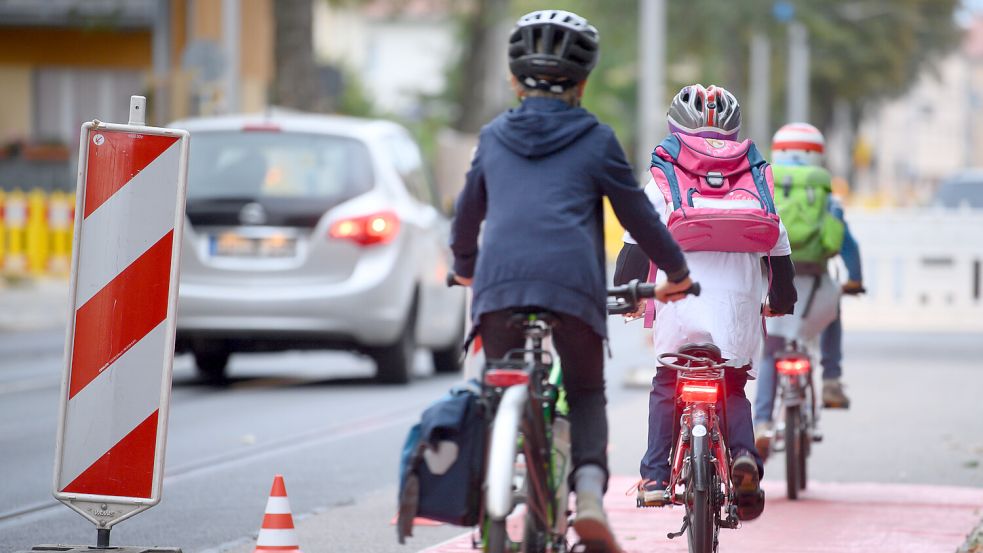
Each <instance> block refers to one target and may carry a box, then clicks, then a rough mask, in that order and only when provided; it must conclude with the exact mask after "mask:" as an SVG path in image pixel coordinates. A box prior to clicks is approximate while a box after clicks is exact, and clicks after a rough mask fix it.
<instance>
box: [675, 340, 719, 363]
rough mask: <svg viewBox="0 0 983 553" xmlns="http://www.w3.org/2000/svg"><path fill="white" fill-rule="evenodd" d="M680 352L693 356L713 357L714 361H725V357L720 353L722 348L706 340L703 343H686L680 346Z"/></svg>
mask: <svg viewBox="0 0 983 553" xmlns="http://www.w3.org/2000/svg"><path fill="white" fill-rule="evenodd" d="M679 353H681V354H683V355H691V356H693V357H706V358H709V359H711V360H712V361H713V362H714V363H723V362H724V358H723V356H722V354H721V353H720V348H718V347H717V346H715V345H713V344H711V343H709V342H704V343H702V344H692V343H691V344H684V345H683V346H682V347H681V348H679Z"/></svg>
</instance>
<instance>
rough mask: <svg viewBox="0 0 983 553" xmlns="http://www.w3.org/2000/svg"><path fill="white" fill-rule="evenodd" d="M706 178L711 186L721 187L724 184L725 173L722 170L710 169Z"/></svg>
mask: <svg viewBox="0 0 983 553" xmlns="http://www.w3.org/2000/svg"><path fill="white" fill-rule="evenodd" d="M706 178H707V184H709V185H710V188H720V187H721V186H723V185H724V174H723V173H721V172H720V171H709V172H708V173H707V177H706Z"/></svg>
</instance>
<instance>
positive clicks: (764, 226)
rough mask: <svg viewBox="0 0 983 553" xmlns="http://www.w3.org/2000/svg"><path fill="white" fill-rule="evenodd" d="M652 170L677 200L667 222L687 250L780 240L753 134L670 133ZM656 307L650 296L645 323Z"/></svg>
mask: <svg viewBox="0 0 983 553" xmlns="http://www.w3.org/2000/svg"><path fill="white" fill-rule="evenodd" d="M651 171H652V178H653V179H654V180H655V183H656V184H657V185H658V186H659V189H660V190H661V191H662V195H663V197H664V198H665V199H666V203H667V204H670V205H672V212H671V213H670V214H669V220H668V221H666V227H668V228H669V232H670V233H671V234H672V236H673V238H675V239H676V241H677V242H679V246H680V247H681V248H682V249H683V250H684V251H716V252H758V253H764V252H768V251H771V249H772V248H774V247H775V244H776V243H777V242H778V235H779V218H778V212H777V211H776V209H775V200H774V192H775V185H774V182H773V180H772V175H771V167H770V166H769V165H768V163H767V162H766V161H765V159H764V158H763V157H761V153H759V152H758V149H757V148H756V147H755V146H754V143H752V142H751V141H750V140H745V141H744V142H734V141H731V140H716V139H713V138H701V137H698V136H689V135H684V134H670V135H669V136H668V137H667V138H666V139H665V140H663V141H662V144H659V145H658V146H657V147H656V148H655V151H654V152H652V169H651ZM656 270H657V268H656V267H655V265H652V266H651V267H650V269H649V278H648V279H649V281H650V282H652V281H654V280H655V273H656ZM654 307H655V305H654V302H653V301H651V300H649V302H648V305H647V309H646V310H645V327H646V328H651V327H652V323H653V320H654V317H655V309H654Z"/></svg>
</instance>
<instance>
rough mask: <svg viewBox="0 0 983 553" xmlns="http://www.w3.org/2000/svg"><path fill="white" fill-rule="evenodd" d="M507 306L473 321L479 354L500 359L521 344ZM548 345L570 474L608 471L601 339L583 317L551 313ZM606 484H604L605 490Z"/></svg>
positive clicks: (517, 330) (522, 338) (520, 338)
mask: <svg viewBox="0 0 983 553" xmlns="http://www.w3.org/2000/svg"><path fill="white" fill-rule="evenodd" d="M512 313H513V311H512V310H511V309H505V310H502V311H493V312H491V313H485V314H483V315H482V316H481V320H480V321H479V325H480V326H479V331H480V334H481V341H482V343H483V344H484V348H485V358H487V359H489V360H490V359H500V358H502V357H504V356H505V354H506V353H507V352H508V351H509V350H511V349H516V348H522V347H523V346H524V345H525V338H524V337H523V335H522V330H521V329H519V328H514V327H509V326H508V321H509V317H511V316H512ZM555 315H556V316H557V320H558V324H557V325H556V326H555V327H554V328H553V346H554V349H555V350H556V353H557V354H558V355H559V356H560V362H561V365H562V367H563V387H564V388H565V389H566V392H567V403H568V404H569V406H570V414H569V418H570V450H571V451H570V453H571V455H572V457H573V472H572V473H571V474H573V473H576V471H577V469H578V468H579V467H581V466H583V465H597V466H598V467H600V468H601V469H603V470H604V473H605V474H608V456H607V447H608V418H607V412H606V411H605V409H606V406H607V399H606V398H605V396H604V339H603V338H602V337H601V336H599V335H598V334H597V333H596V332H594V330H593V329H592V328H591V327H590V326H589V325H587V323H585V322H584V321H582V320H580V319H578V318H576V317H571V316H569V315H561V314H555ZM606 488H607V482H605V489H606Z"/></svg>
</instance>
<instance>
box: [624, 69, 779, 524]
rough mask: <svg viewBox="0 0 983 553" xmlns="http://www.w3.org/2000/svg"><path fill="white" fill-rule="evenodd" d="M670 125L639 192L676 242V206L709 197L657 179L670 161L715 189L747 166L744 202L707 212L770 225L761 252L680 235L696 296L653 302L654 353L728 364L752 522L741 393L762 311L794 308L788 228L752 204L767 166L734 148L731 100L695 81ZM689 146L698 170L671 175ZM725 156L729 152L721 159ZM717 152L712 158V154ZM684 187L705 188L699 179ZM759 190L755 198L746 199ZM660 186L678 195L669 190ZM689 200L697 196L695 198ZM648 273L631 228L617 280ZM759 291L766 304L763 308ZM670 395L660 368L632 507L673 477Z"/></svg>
mask: <svg viewBox="0 0 983 553" xmlns="http://www.w3.org/2000/svg"><path fill="white" fill-rule="evenodd" d="M668 121H669V131H670V136H669V137H668V138H667V139H666V141H665V142H663V143H662V145H660V147H659V148H657V149H656V150H655V152H653V170H652V175H653V178H652V180H650V181H649V184H648V185H647V186H646V188H645V191H646V194H647V195H648V197H649V199H650V200H651V202H652V204H653V205H654V207H655V210H656V211H657V212H659V213H661V214H663V215H664V216H665V217H667V220H668V221H669V225H670V228H671V229H673V233H674V236H675V235H676V234H677V228H678V227H676V226H675V225H674V221H673V219H669V217H670V215H671V214H672V213H673V211H674V210H677V211H678V209H679V206H680V205H681V200H682V199H686V200H685V201H686V202H687V203H686V204H685V205H684V206H683V207H684V208H686V209H692V208H693V207H694V206H695V207H700V206H701V205H711V203H712V200H710V199H707V198H709V197H710V196H709V195H708V196H706V197H704V196H702V193H700V190H704V188H703V186H704V185H703V184H700V185H699V186H695V187H694V186H693V185H687V186H690V188H688V189H683V186H682V185H681V184H678V183H677V184H675V185H670V184H668V180H669V176H668V173H665V175H666V176H665V177H662V175H663V174H664V173H663V172H660V168H661V167H664V166H665V165H664V164H665V163H666V162H667V161H672V163H673V166H672V168H671V169H670V170H671V171H674V173H673V175H675V176H674V177H673V180H676V179H678V182H684V181H683V179H682V177H683V176H685V175H684V174H683V172H682V171H689V173H688V174H689V175H694V174H695V175H698V177H696V178H698V179H705V180H706V182H707V183H709V186H710V187H721V188H722V187H725V186H726V184H725V183H723V182H717V181H714V180H713V179H714V177H716V178H719V179H721V181H724V180H725V179H727V178H731V176H732V175H735V174H736V173H737V172H738V171H741V170H743V171H745V172H747V173H751V169H750V167H751V164H752V162H753V163H754V164H755V166H757V167H758V168H760V171H759V172H757V173H753V180H748V181H747V182H750V183H752V184H750V185H747V186H745V185H740V186H738V185H736V184H731V186H733V188H731V189H730V190H731V191H732V192H734V193H736V194H746V195H745V196H744V199H743V200H740V199H737V200H735V199H730V198H729V197H726V198H722V200H721V203H718V204H713V205H716V206H718V208H722V209H729V208H731V207H732V206H734V205H747V204H748V202H749V201H750V204H751V206H752V207H754V208H755V209H760V210H761V211H762V216H763V217H765V221H767V222H771V223H772V227H771V229H770V232H771V234H770V238H769V239H768V240H767V241H763V242H762V244H763V245H759V246H758V247H746V248H745V249H742V248H741V247H740V246H739V245H737V244H734V243H729V242H728V241H730V240H731V238H732V237H729V236H718V237H713V236H711V240H713V239H717V240H718V242H716V243H713V242H710V243H705V244H704V246H703V247H696V246H693V247H688V246H686V244H687V242H686V241H683V238H680V237H679V236H677V239H680V240H681V242H680V243H682V244H684V249H685V250H687V251H686V261H687V264H688V265H689V267H690V271H691V275H692V277H693V278H694V280H698V281H702V283H703V293H702V294H701V295H700V296H699V297H692V296H691V297H687V298H685V299H684V300H682V301H679V302H676V303H672V304H665V305H658V306H657V307H656V312H655V320H654V345H655V353H656V355H659V354H662V353H671V352H676V351H678V350H679V348H680V346H682V345H684V344H686V343H692V342H711V343H713V344H715V345H716V346H717V347H718V348H719V349H720V351H721V354H722V357H723V358H724V359H726V360H727V365H728V366H729V367H733V369H730V368H728V370H727V371H726V377H725V378H726V389H727V397H726V398H725V399H724V401H726V409H727V429H726V432H727V444H728V446H729V448H730V453H731V457H732V459H733V463H732V466H731V469H730V470H731V476H732V479H733V481H734V483H735V487H736V489H737V504H738V517H739V518H740V519H742V520H751V519H754V518H757V517H758V516H759V515H760V514H761V512H762V510H763V509H764V493H763V492H762V491H761V490H760V486H759V482H760V478H761V476H762V475H763V467H762V461H761V458H760V457H759V456H758V454H757V451H756V449H755V447H754V432H753V427H752V422H751V405H750V403H749V402H748V400H747V397H746V396H745V394H744V386H745V384H746V383H747V380H748V378H749V375H750V372H751V371H750V369H751V366H750V365H751V360H752V359H753V357H754V355H755V352H756V351H757V349H758V347H759V346H760V344H761V340H762V323H761V316H762V314H764V315H767V316H773V315H779V314H784V313H789V312H791V311H792V309H793V306H794V304H795V300H796V295H795V288H794V286H793V284H792V280H793V276H794V272H795V271H794V268H793V266H792V262H791V259H790V257H789V256H790V254H791V249H790V247H789V244H788V237H787V235H786V232H785V228H784V226H783V225H781V223H780V221H779V220H778V216H777V213H776V212H775V210H774V209H773V208H771V209H770V210H766V209H765V208H764V207H759V205H760V206H766V205H768V204H769V202H770V201H771V198H770V197H767V196H769V195H771V191H770V190H769V189H768V188H769V187H768V185H769V182H768V180H767V178H768V177H767V176H768V175H770V171H769V170H768V169H767V165H766V164H765V162H764V160H763V159H762V158H760V154H758V153H757V149H756V148H754V146H753V145H752V144H751V143H750V141H746V142H745V143H737V142H734V140H735V139H736V138H737V134H738V132H739V130H740V124H741V110H740V105H739V104H738V102H737V99H736V98H735V97H734V96H733V95H732V94H731V93H730V92H728V91H727V90H725V89H723V88H720V87H715V86H710V87H707V88H704V87H703V86H702V85H699V84H696V85H691V86H687V87H684V88H683V89H682V90H680V92H679V93H678V94H676V96H675V97H674V98H673V100H672V103H671V105H670V107H669V112H668ZM686 148H690V149H691V150H692V151H697V150H699V151H702V152H704V155H703V157H701V158H699V159H701V160H702V161H701V162H700V163H702V165H700V166H699V167H698V168H696V169H694V168H693V167H682V169H676V168H677V167H681V166H682V164H683V159H684V158H683V155H684V154H683V153H681V150H685V149H686ZM724 152H729V154H727V155H725V154H724ZM734 152H738V154H734ZM714 154H717V156H719V157H714ZM685 155H690V154H685ZM728 155H729V156H730V157H727V156H728ZM674 156H675V157H674ZM742 156H743V157H742ZM666 158H669V159H668V160H667V159H666ZM745 158H746V160H747V161H746V162H745V161H744V159H745ZM721 160H723V161H721ZM734 160H738V161H739V162H740V163H739V164H737V165H731V166H730V169H725V170H724V171H722V172H715V171H714V169H718V167H715V166H714V165H713V164H714V163H718V162H720V163H732V164H733V163H734ZM741 164H743V165H741ZM657 165H658V166H659V167H658V168H657V167H656V166H657ZM759 177H760V180H759ZM746 178H747V179H751V178H752V177H751V176H748V177H746ZM657 179H658V182H657ZM690 182H700V183H702V181H697V180H694V181H690ZM756 185H757V192H758V193H757V194H755V193H754V192H753V189H754V188H755V186H756ZM667 186H676V187H677V188H666V187H667ZM706 190H707V192H708V194H709V192H712V190H711V189H706ZM680 191H681V194H680ZM667 194H668V195H667ZM694 194H696V195H698V198H694ZM697 200H699V201H697ZM701 202H704V203H701ZM765 212H767V213H765ZM748 228H751V227H748ZM701 232H702V231H701ZM711 232H712V231H711ZM704 236H705V235H704ZM714 248H717V249H714ZM769 265H770V267H769ZM659 269H660V270H659V272H658V274H657V278H656V282H661V281H662V280H663V279H665V275H664V273H663V271H662V270H661V267H659ZM648 272H649V264H648V262H647V261H646V260H645V259H644V256H643V255H642V254H641V252H640V251H639V249H638V246H637V245H636V240H635V238H634V234H631V232H630V229H629V232H628V233H626V235H625V246H624V248H623V249H622V251H621V254H620V255H619V256H618V265H617V269H616V272H615V283H616V284H618V283H622V282H626V281H628V280H630V279H632V278H645V277H646V275H647V273H648ZM769 272H770V275H769ZM769 282H770V284H771V286H770V287H769ZM766 294H767V297H768V301H767V304H765V305H762V301H763V300H764V298H765V295H766ZM741 369H743V370H741ZM675 391H676V372H675V371H673V370H670V369H667V368H664V367H659V368H658V369H657V372H656V376H655V377H654V378H653V380H652V391H651V393H650V397H649V427H648V450H647V451H646V453H645V456H644V457H643V459H642V462H641V467H640V472H641V477H642V479H641V481H639V483H638V484H637V490H636V493H637V504H638V505H639V506H661V505H663V504H664V497H665V495H664V492H665V491H666V488H667V486H668V485H669V478H670V467H669V452H670V449H671V448H672V433H673V426H674V419H675V418H676V416H677V413H676V409H675Z"/></svg>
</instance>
